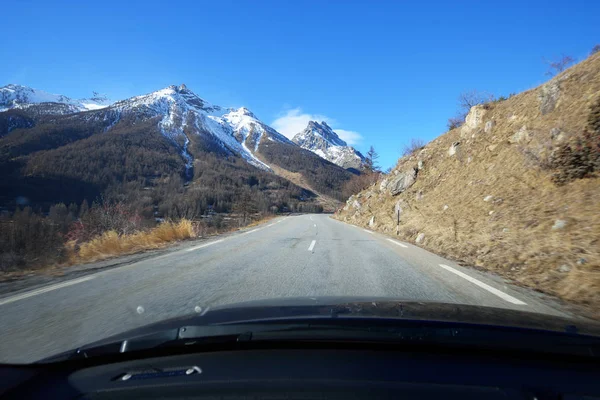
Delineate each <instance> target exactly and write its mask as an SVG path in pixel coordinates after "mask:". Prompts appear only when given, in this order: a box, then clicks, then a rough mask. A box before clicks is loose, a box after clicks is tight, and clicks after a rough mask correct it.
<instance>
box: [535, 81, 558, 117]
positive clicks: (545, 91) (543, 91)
mask: <svg viewBox="0 0 600 400" xmlns="http://www.w3.org/2000/svg"><path fill="white" fill-rule="evenodd" d="M559 97H560V86H559V81H558V79H557V78H556V79H553V80H551V81H550V82H548V83H546V84H545V85H542V87H541V88H540V93H539V95H538V100H539V102H540V112H541V113H542V115H544V114H548V113H549V112H552V111H554V108H555V107H556V103H557V102H558V98H559Z"/></svg>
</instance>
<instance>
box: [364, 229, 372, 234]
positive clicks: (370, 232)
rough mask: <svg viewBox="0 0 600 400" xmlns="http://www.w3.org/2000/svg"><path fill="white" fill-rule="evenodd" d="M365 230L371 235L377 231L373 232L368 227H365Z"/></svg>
mask: <svg viewBox="0 0 600 400" xmlns="http://www.w3.org/2000/svg"><path fill="white" fill-rule="evenodd" d="M363 231H365V232H367V233H370V234H371V235H372V234H374V233H375V232H372V231H370V230H368V229H363Z"/></svg>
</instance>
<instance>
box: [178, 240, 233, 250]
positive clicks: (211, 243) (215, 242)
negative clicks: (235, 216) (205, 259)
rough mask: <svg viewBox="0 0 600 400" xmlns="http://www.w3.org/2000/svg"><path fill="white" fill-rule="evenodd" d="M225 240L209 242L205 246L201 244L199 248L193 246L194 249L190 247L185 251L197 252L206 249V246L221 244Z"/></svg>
mask: <svg viewBox="0 0 600 400" xmlns="http://www.w3.org/2000/svg"><path fill="white" fill-rule="evenodd" d="M223 240H225V239H219V240H215V241H214V242H210V243H206V244H201V245H200V246H194V247H190V248H189V249H185V251H194V250H198V249H201V248H204V247H208V246H212V245H213V244H217V243H220V242H222V241H223Z"/></svg>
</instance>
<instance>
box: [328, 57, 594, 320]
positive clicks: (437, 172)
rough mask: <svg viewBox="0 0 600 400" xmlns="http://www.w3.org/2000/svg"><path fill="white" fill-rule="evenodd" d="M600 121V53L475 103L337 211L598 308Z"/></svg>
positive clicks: (343, 217) (346, 218) (362, 223)
mask: <svg viewBox="0 0 600 400" xmlns="http://www.w3.org/2000/svg"><path fill="white" fill-rule="evenodd" d="M599 126H600V53H598V54H595V55H593V56H590V58H588V59H587V60H585V61H583V62H581V63H579V64H577V65H575V66H574V67H572V68H570V69H568V70H566V71H564V72H563V73H561V74H559V75H558V76H556V77H554V78H553V79H552V80H550V81H549V82H547V83H546V84H544V85H542V86H540V87H538V88H535V89H532V90H528V91H526V92H523V93H520V94H518V95H515V96H512V97H510V98H509V99H507V100H504V101H495V102H491V103H487V104H485V105H481V106H476V107H473V108H472V109H471V111H470V113H469V115H468V116H467V118H466V122H465V124H464V125H463V126H461V127H459V128H456V129H453V130H451V131H449V132H446V133H445V134H443V135H441V136H440V137H438V138H437V139H435V140H433V141H432V142H431V143H429V144H427V146H425V147H424V148H423V149H422V150H420V151H418V152H416V153H413V154H412V155H410V156H406V157H403V158H401V159H400V160H399V161H398V163H397V165H396V167H395V168H394V169H393V170H392V172H391V173H390V174H389V175H387V176H385V177H383V178H381V179H380V181H379V182H377V183H376V184H374V185H372V186H371V187H369V188H368V189H366V190H365V191H363V192H361V193H358V194H356V195H354V196H352V197H350V198H349V199H348V200H347V202H346V205H345V206H344V207H343V208H342V209H341V210H338V212H337V213H336V218H338V219H341V220H344V221H347V222H351V223H354V224H357V225H360V226H367V225H368V224H369V223H371V229H376V230H378V231H381V232H384V233H388V234H391V235H398V236H399V237H401V238H403V239H404V240H407V241H412V242H414V243H418V244H419V245H420V246H423V247H425V248H427V249H429V250H431V251H433V252H436V253H438V254H441V255H444V256H447V257H451V258H454V259H456V260H459V261H462V262H464V263H467V264H469V265H474V266H477V267H480V268H482V269H485V270H492V271H495V272H497V273H500V274H501V275H503V276H505V277H508V278H511V279H513V280H515V281H517V282H520V283H521V284H523V285H527V286H530V287H533V288H536V289H539V290H542V291H545V292H547V293H551V294H554V295H558V296H560V297H562V298H563V299H566V300H569V301H572V302H576V303H579V304H583V305H588V306H591V308H592V309H593V310H595V312H596V314H597V313H598V310H600V307H599V306H600V290H599V289H600V180H599V179H598V172H599V171H600V156H599V154H600V129H599ZM582 151H583V153H582ZM582 154H583V155H582ZM398 213H400V224H399V225H397V215H398ZM373 217H375V218H373Z"/></svg>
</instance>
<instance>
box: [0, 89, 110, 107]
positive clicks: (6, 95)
mask: <svg viewBox="0 0 600 400" xmlns="http://www.w3.org/2000/svg"><path fill="white" fill-rule="evenodd" d="M37 104H47V105H48V107H47V110H46V112H47V113H48V114H70V113H75V112H80V111H89V110H98V109H101V108H104V107H107V106H109V105H110V104H111V102H110V101H109V100H108V99H107V98H105V97H103V96H100V95H98V94H97V93H94V95H93V96H92V97H91V98H88V99H71V98H70V97H67V96H64V95H61V94H52V93H48V92H44V91H43V90H37V89H32V88H30V87H28V86H22V85H13V84H10V85H6V86H3V87H0V111H6V110H9V109H13V108H20V109H24V108H29V107H31V106H32V105H37ZM56 105H60V106H56Z"/></svg>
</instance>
